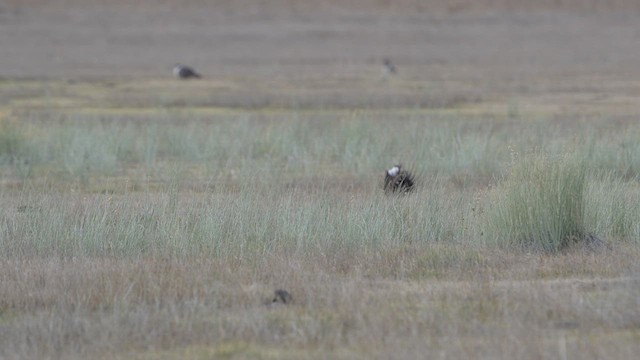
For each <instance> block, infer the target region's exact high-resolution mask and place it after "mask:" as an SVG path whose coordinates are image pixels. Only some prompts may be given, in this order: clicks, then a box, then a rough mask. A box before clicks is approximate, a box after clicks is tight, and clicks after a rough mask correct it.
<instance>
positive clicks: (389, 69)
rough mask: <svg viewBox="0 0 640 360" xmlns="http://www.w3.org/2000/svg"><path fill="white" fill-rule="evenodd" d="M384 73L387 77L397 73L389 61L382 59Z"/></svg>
mask: <svg viewBox="0 0 640 360" xmlns="http://www.w3.org/2000/svg"><path fill="white" fill-rule="evenodd" d="M383 64H384V72H385V74H387V75H395V74H396V73H397V72H398V69H397V68H396V66H395V65H394V64H393V63H392V62H391V59H384V60H383Z"/></svg>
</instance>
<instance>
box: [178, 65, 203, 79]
mask: <svg viewBox="0 0 640 360" xmlns="http://www.w3.org/2000/svg"><path fill="white" fill-rule="evenodd" d="M173 75H174V76H175V77H176V78H178V79H182V80H186V79H199V78H201V77H202V76H200V74H198V73H197V72H196V71H195V70H193V69H192V68H190V67H188V66H185V65H182V64H176V65H175V66H174V67H173Z"/></svg>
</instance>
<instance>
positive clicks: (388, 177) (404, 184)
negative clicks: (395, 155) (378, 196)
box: [384, 165, 413, 194]
mask: <svg viewBox="0 0 640 360" xmlns="http://www.w3.org/2000/svg"><path fill="white" fill-rule="evenodd" d="M411 190H413V175H411V173H410V172H408V171H407V170H405V169H403V168H402V166H401V165H396V166H394V167H392V168H391V169H389V170H387V171H386V172H385V175H384V192H385V193H387V194H393V193H408V192H410V191H411Z"/></svg>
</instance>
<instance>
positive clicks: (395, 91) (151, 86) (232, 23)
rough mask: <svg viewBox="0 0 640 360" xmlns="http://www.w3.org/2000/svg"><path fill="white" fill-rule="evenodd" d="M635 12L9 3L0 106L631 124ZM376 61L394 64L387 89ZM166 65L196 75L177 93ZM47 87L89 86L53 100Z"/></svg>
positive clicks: (463, 5)
mask: <svg viewBox="0 0 640 360" xmlns="http://www.w3.org/2000/svg"><path fill="white" fill-rule="evenodd" d="M554 4H555V5H554ZM638 11H640V6H639V5H637V4H636V3H635V2H632V1H625V0H615V1H608V2H606V4H604V3H603V2H585V1H577V0H566V1H557V2H552V1H542V2H536V5H531V4H529V3H528V2H525V1H518V0H511V1H506V0H505V1H488V0H487V1H480V2H465V1H457V2H453V3H452V2H444V1H430V2H414V1H410V0H408V1H404V2H393V3H390V2H383V1H380V2H374V1H366V0H354V1H350V2H328V3H325V2H323V4H322V5H319V4H314V3H312V2H288V1H276V2H270V3H269V5H265V4H260V3H254V2H227V1H217V2H204V1H196V0H193V1H185V2H166V1H154V0H148V1H142V2H136V4H135V5H131V4H128V2H120V1H118V2H111V1H110V2H101V1H88V2H79V1H75V0H62V1H53V2H49V1H47V2H44V1H37V0H34V1H8V2H5V3H3V4H0V48H1V49H2V50H3V51H2V60H1V61H0V79H4V80H3V81H2V82H0V84H2V87H3V88H2V97H1V98H0V101H2V102H3V104H2V105H3V106H4V107H9V108H10V109H12V110H13V109H16V108H18V109H20V108H24V107H25V106H26V107H30V106H32V105H34V104H33V103H30V104H29V103H28V102H27V103H25V102H24V100H25V99H33V98H34V97H47V98H48V99H49V100H48V102H47V103H46V104H45V105H46V106H47V107H49V108H51V107H55V106H59V105H60V104H61V102H58V101H57V100H64V99H68V98H69V97H68V96H67V97H65V93H78V92H80V93H83V92H85V94H86V96H85V98H87V99H85V100H87V101H86V102H85V103H83V104H78V103H77V98H78V97H77V96H76V97H75V99H76V100H74V101H76V103H74V104H69V103H65V102H64V101H62V103H63V105H67V106H68V105H73V106H83V107H92V108H95V107H105V106H108V105H109V103H110V102H111V103H113V102H114V101H115V102H118V103H119V104H122V103H125V105H126V106H128V107H152V106H158V105H162V106H170V107H172V106H190V107H191V108H195V107H201V108H202V107H204V108H212V107H250V108H256V107H285V108H290V107H296V108H304V107H309V106H312V107H321V108H336V107H338V108H358V107H374V108H388V107H402V108H405V107H410V108H443V107H444V108H457V109H460V108H465V107H466V108H469V107H471V108H472V111H473V112H476V113H477V112H481V113H482V112H489V113H492V114H495V113H496V112H503V113H504V112H506V111H513V109H511V110H505V109H506V108H507V107H517V110H518V111H519V112H520V113H522V112H525V113H526V112H527V111H529V110H530V111H533V110H531V109H532V108H535V112H537V113H538V114H544V115H548V114H552V115H557V114H563V113H567V112H569V113H571V114H575V113H580V114H589V115H600V114H602V113H607V114H610V115H622V116H626V117H630V116H634V115H635V114H637V112H638V110H639V109H638V102H637V101H636V100H637V98H638V96H640V82H639V81H638V80H637V79H638V78H639V77H640V61H638V59H640V46H638V44H639V42H640V22H638V21H637V14H638ZM383 58H390V59H392V60H393V61H394V62H395V64H396V65H397V66H398V69H399V71H398V74H397V76H395V77H394V78H393V79H391V81H389V79H386V78H384V76H383V74H382V65H381V63H382V59H383ZM176 62H183V63H186V64H190V65H192V66H194V67H195V68H196V69H197V70H198V71H200V72H201V73H202V74H203V75H204V77H205V80H204V81H201V82H199V83H198V84H197V85H195V84H189V85H188V86H184V84H176V83H175V81H174V80H173V79H172V78H171V68H172V66H173V64H174V63H176ZM30 80H31V81H32V80H36V81H37V82H36V83H35V85H34V84H30V83H29V81H30ZM44 80H48V81H50V83H45V85H44V86H43V83H42V81H44ZM56 81H63V82H72V83H74V84H77V83H80V84H81V85H82V83H83V82H89V83H91V87H92V88H91V89H90V90H89V91H87V89H86V86H85V87H82V86H75V87H73V86H71V87H64V88H62V90H61V87H60V86H59V84H58V83H56ZM34 86H35V88H36V89H35V90H34V89H33V87H34ZM15 99H18V100H19V101H17V102H16V101H13V100H15ZM114 99H115V100H114ZM12 101H13V102H12ZM21 101H22V102H21ZM65 101H66V100H65ZM10 102H12V103H11V104H9V103H10ZM9 105H10V106H9ZM40 105H42V104H40ZM496 109H497V110H496ZM528 109H529V110H528Z"/></svg>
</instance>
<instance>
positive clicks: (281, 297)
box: [271, 289, 293, 304]
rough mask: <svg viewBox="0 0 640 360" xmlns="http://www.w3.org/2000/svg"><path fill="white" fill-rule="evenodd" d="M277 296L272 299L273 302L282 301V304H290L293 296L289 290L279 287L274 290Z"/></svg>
mask: <svg viewBox="0 0 640 360" xmlns="http://www.w3.org/2000/svg"><path fill="white" fill-rule="evenodd" d="M273 294H274V295H275V297H274V298H273V300H272V301H271V302H272V303H281V304H289V303H291V300H293V299H292V297H291V294H289V292H288V291H287V290H282V289H278V290H276V291H274V292H273Z"/></svg>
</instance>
